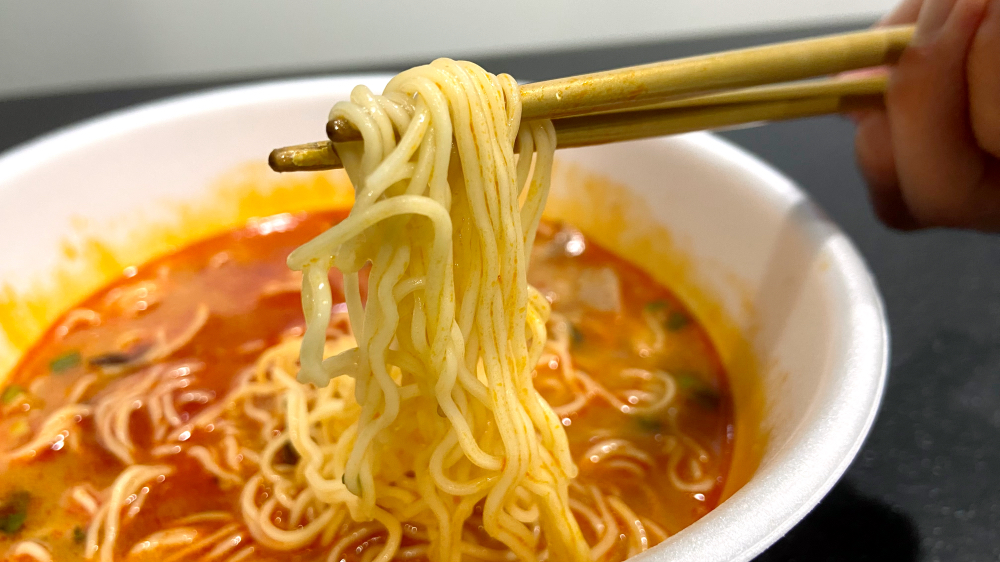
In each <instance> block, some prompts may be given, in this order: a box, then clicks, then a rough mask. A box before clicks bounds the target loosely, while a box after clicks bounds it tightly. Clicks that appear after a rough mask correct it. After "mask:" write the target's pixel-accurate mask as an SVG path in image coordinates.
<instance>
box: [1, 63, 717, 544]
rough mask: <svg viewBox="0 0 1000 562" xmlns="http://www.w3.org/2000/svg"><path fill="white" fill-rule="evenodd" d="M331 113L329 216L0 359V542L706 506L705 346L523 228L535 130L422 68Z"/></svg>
mask: <svg viewBox="0 0 1000 562" xmlns="http://www.w3.org/2000/svg"><path fill="white" fill-rule="evenodd" d="M331 116H332V117H340V118H343V119H346V120H347V121H349V122H351V123H352V124H353V125H354V126H356V127H357V128H358V130H360V131H361V133H362V136H363V139H364V140H363V141H361V142H357V143H347V144H341V145H338V146H337V151H338V153H339V154H340V155H341V157H342V159H343V161H344V163H345V168H346V170H347V172H348V174H349V175H350V177H351V180H352V183H353V184H354V186H355V189H356V203H355V205H354V207H353V209H352V210H351V211H350V214H349V215H347V216H346V217H344V216H342V215H336V214H329V213H328V214H318V215H288V214H286V215H278V216H275V217H270V218H268V219H261V220H258V221H255V222H254V223H253V224H250V225H248V226H247V228H245V229H241V230H237V231H234V232H232V233H229V234H227V235H223V236H220V237H217V238H213V239H210V240H206V241H204V242H201V243H198V244H195V245H193V246H191V247H189V248H187V249H184V250H182V251H181V252H179V253H178V254H175V255H173V256H168V257H166V258H163V259H161V260H159V261H157V262H153V263H151V264H148V265H146V266H143V267H142V268H138V269H136V268H129V269H128V270H126V277H125V278H124V279H122V280H121V281H119V282H117V283H115V284H114V285H112V286H111V287H109V288H107V289H105V290H103V291H101V292H99V293H98V294H96V295H94V296H93V297H91V298H90V299H88V300H87V301H86V302H84V303H82V304H81V306H80V307H78V308H76V309H74V310H72V311H70V312H68V313H67V314H66V315H65V316H64V317H63V318H62V319H61V320H60V322H59V323H58V324H57V325H56V326H54V327H53V328H52V329H51V330H50V331H49V333H48V334H47V335H46V336H45V337H44V338H43V339H42V341H41V342H39V344H38V346H37V347H36V348H35V349H34V350H33V351H32V352H30V353H29V354H28V355H27V356H26V357H25V359H24V360H23V361H22V363H21V364H20V365H19V366H18V367H17V369H15V371H14V373H12V376H11V377H10V378H9V381H8V383H7V385H6V386H5V387H4V388H3V389H2V392H3V393H2V404H0V474H3V476H4V477H3V479H2V480H3V481H2V483H0V554H2V553H4V552H6V556H7V558H8V559H11V560H39V561H46V560H52V559H74V558H76V559H87V560H100V561H101V562H109V561H112V560H164V561H170V560H206V561H207V560H230V561H234V562H235V561H238V560H244V559H249V560H328V561H332V562H337V561H340V560H345V561H347V560H350V561H355V560H357V561H363V562H368V561H371V560H378V561H388V560H392V559H414V560H434V561H458V560H484V561H494V560H497V561H506V560H540V561H541V560H608V561H612V560H622V559H624V558H626V557H629V556H632V555H634V554H637V553H639V552H641V551H643V550H646V549H647V548H649V547H650V546H653V545H655V544H656V543H658V542H661V541H662V540H664V539H666V538H667V537H669V536H670V535H671V534H673V533H675V532H677V531H679V530H680V529H681V528H683V527H684V526H686V525H688V524H690V523H691V522H693V521H694V520H696V519H697V518H698V517H700V516H701V515H703V514H704V513H707V512H708V511H709V510H710V509H711V508H712V507H713V506H714V505H715V504H716V503H717V502H718V501H719V496H720V494H721V489H722V484H723V480H724V477H725V473H726V469H727V467H728V462H729V454H730V448H731V444H732V440H733V434H732V404H731V401H730V399H729V396H728V391H727V386H726V384H725V379H724V374H723V372H722V369H721V366H720V364H719V361H718V357H717V355H716V353H715V351H714V349H713V348H712V345H711V343H710V341H709V339H708V337H707V335H706V334H705V332H704V330H703V329H702V328H701V327H700V326H698V325H697V323H696V322H695V321H694V319H693V318H692V317H691V316H690V314H689V313H688V312H687V311H686V310H685V309H684V308H683V306H682V305H681V304H680V303H679V302H678V301H677V300H676V299H675V298H673V297H672V296H671V295H670V294H669V293H668V292H667V291H666V290H664V289H663V288H661V287H659V286H657V285H656V284H655V283H653V282H652V281H651V280H650V279H649V278H648V277H647V276H646V275H645V274H643V273H642V272H641V271H639V270H638V269H636V268H635V267H633V266H631V265H629V264H627V263H625V262H623V261H622V260H620V259H619V258H616V257H615V256H613V255H611V254H609V253H607V252H605V251H603V250H602V249H600V248H598V247H596V246H594V245H593V244H590V243H589V241H588V240H586V238H585V237H584V236H583V235H582V234H581V233H579V232H577V231H575V230H573V229H572V228H571V227H568V226H564V225H557V224H549V223H540V217H541V212H542V208H543V206H544V202H545V198H546V195H547V192H548V182H549V172H550V169H551V164H552V156H553V151H554V148H555V136H554V132H553V129H552V126H551V124H550V123H548V122H544V121H543V122H529V123H521V122H520V101H519V99H518V89H517V85H516V84H515V83H514V81H513V80H512V79H510V78H509V77H507V76H493V75H491V74H488V73H486V72H484V71H483V70H482V69H480V68H478V67H476V66H475V65H471V64H469V63H461V62H454V61H450V60H443V59H442V60H439V61H435V62H434V63H432V64H431V65H427V66H424V67H418V68H415V69H412V70H409V71H406V72H404V73H402V74H400V75H399V76H397V77H396V78H394V79H393V80H392V81H391V82H390V83H389V85H388V86H387V88H386V91H385V92H384V93H383V94H382V95H374V94H373V93H372V92H370V91H369V90H367V89H366V88H364V87H358V88H357V89H355V91H354V92H353V94H352V96H351V100H350V101H349V102H343V103H339V104H337V105H336V106H334V108H333V110H332V113H331ZM515 143H517V144H518V145H519V149H520V150H519V154H518V155H515V153H514V147H515ZM303 242H305V243H304V244H303ZM300 244H301V245H300ZM295 246H299V247H298V248H297V249H295V250H294V251H291V250H292V249H293V248H295ZM290 251H291V253H290V255H289V252H290ZM286 256H287V263H288V265H289V266H291V268H292V269H293V270H294V271H289V270H288V269H286V268H285V267H283V261H284V260H285V257H286ZM529 264H530V265H531V270H530V274H529ZM529 278H530V280H531V281H533V282H534V286H533V285H532V284H529V283H528V281H529ZM536 287H537V288H536ZM300 303H301V304H300ZM303 312H304V321H303ZM4 549H5V550H4Z"/></svg>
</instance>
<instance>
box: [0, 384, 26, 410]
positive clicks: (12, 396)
mask: <svg viewBox="0 0 1000 562" xmlns="http://www.w3.org/2000/svg"><path fill="white" fill-rule="evenodd" d="M22 394H24V387H23V386H21V385H17V384H12V385H10V386H8V387H7V388H5V389H3V395H0V403H3V405H4V406H6V405H8V404H10V403H12V402H13V401H14V400H17V397H18V396H20V395H22Z"/></svg>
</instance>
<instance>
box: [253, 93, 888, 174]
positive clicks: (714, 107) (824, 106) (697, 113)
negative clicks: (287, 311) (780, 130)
mask: <svg viewBox="0 0 1000 562" xmlns="http://www.w3.org/2000/svg"><path fill="white" fill-rule="evenodd" d="M885 85H886V77H885V76H884V75H872V76H865V77H856V78H839V79H826V80H816V81H811V82H804V83H795V84H784V85H780V86H768V87H755V88H746V89H742V90H735V91H732V92H725V93H721V94H709V95H705V96H697V97H690V98H685V99H680V100H674V101H670V102H664V103H661V104H656V105H652V106H649V107H645V108H643V109H637V110H630V111H619V112H609V113H599V114H595V115H586V116H582V117H569V118H563V119H555V120H553V122H552V123H553V125H554V127H555V130H556V146H557V147H558V148H571V147H577V146H590V145H595V144H605V143H609V142H618V141H625V140H635V139H640V138H648V137H656V136H663V135H673V134H679V133H686V132H691V131H698V130H710V129H720V128H725V127H732V126H737V125H745V124H748V123H756V122H761V121H780V120H786V119H798V118H802V117H811V116H815V115H824V114H828V113H839V112H844V111H852V110H856V109H861V108H867V107H877V106H880V105H881V104H882V96H883V93H884V91H885ZM515 148H516V147H515ZM268 162H269V163H270V165H271V168H272V169H274V170H275V171H278V172H290V171H316V170H330V169H333V168H339V167H341V165H342V164H341V163H340V158H339V157H338V156H337V153H336V151H335V150H334V148H333V143H332V142H331V141H321V142H315V143H309V144H304V145H298V146H290V147H286V148H279V149H276V150H274V151H272V152H271V155H270V158H269V159H268Z"/></svg>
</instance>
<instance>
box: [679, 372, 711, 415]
mask: <svg viewBox="0 0 1000 562" xmlns="http://www.w3.org/2000/svg"><path fill="white" fill-rule="evenodd" d="M677 384H678V385H680V387H681V390H683V391H684V392H685V393H686V394H687V395H688V396H689V397H690V398H691V399H692V400H694V401H695V402H696V403H698V404H699V405H700V406H702V407H704V408H709V409H712V410H714V409H715V408H718V407H719V403H720V402H721V401H722V396H720V395H719V392H718V391H717V390H715V388H713V387H712V386H711V385H709V384H708V383H706V382H705V381H704V380H702V378H701V377H698V376H696V375H690V374H681V375H678V376H677Z"/></svg>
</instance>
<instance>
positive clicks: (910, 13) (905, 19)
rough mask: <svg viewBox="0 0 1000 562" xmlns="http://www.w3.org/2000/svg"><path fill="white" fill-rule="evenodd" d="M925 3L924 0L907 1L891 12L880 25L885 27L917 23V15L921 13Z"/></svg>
mask: <svg viewBox="0 0 1000 562" xmlns="http://www.w3.org/2000/svg"><path fill="white" fill-rule="evenodd" d="M923 3H924V0H905V1H904V2H903V3H902V4H900V5H899V6H897V7H896V9H895V10H893V11H892V12H890V13H889V15H887V16H886V17H884V18H882V20H881V21H879V23H878V24H879V25H880V26H883V25H903V24H907V23H913V22H915V21H917V15H918V14H919V13H920V7H921V5H923Z"/></svg>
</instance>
